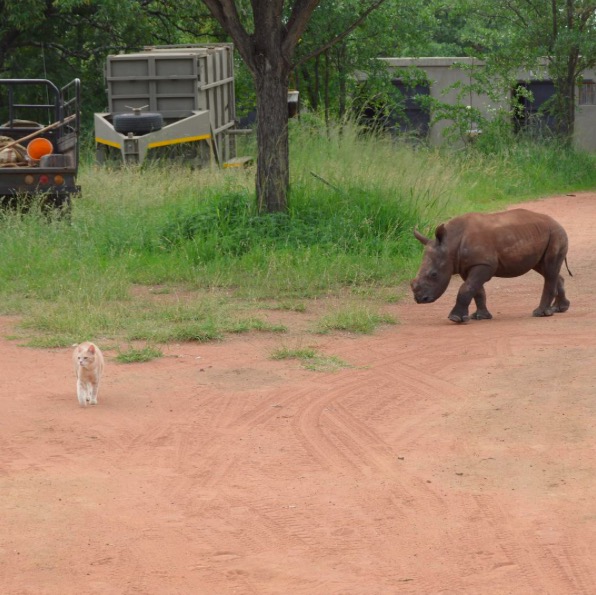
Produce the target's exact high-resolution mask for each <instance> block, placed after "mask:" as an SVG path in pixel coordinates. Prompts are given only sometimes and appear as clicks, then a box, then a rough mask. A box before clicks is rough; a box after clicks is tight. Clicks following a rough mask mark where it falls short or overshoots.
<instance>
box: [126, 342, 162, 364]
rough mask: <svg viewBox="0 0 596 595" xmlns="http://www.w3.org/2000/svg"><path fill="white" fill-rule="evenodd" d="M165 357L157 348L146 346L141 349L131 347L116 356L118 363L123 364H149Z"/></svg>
mask: <svg viewBox="0 0 596 595" xmlns="http://www.w3.org/2000/svg"><path fill="white" fill-rule="evenodd" d="M162 356H163V353H162V352H161V350H160V349H158V348H157V347H152V346H151V345H146V346H145V347H141V348H138V349H137V348H134V347H131V348H129V349H126V350H125V351H119V352H118V355H117V356H116V361H118V362H120V363H121V364H138V363H141V362H149V361H151V360H153V359H157V358H160V357H162Z"/></svg>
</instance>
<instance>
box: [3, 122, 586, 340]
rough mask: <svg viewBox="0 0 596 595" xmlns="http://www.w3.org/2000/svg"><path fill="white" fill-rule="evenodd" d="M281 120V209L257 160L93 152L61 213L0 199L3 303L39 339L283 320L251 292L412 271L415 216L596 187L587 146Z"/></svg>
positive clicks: (326, 289)
mask: <svg viewBox="0 0 596 595" xmlns="http://www.w3.org/2000/svg"><path fill="white" fill-rule="evenodd" d="M290 133H291V173H292V178H291V192H290V203H289V210H288V212H287V213H285V214H275V215H259V214H258V213H257V212H256V210H255V202H256V201H255V198H254V170H251V169H249V170H246V171H245V170H223V171H222V170H215V169H214V170H209V169H207V170H191V169H189V168H184V167H168V166H166V165H157V166H153V167H143V168H140V169H139V168H121V169H109V168H100V167H97V166H95V165H93V164H92V163H90V160H89V159H86V160H84V165H83V166H82V168H81V171H80V183H81V186H82V188H83V194H82V196H81V197H80V198H78V199H76V201H75V203H74V207H73V211H72V216H71V218H70V220H64V219H59V218H52V217H49V218H48V217H47V216H46V215H45V214H44V213H42V212H41V211H39V210H36V209H33V210H32V211H31V212H28V213H22V212H14V211H2V212H0V251H1V252H0V253H1V254H2V260H1V265H0V314H17V315H19V316H21V318H22V321H23V322H22V325H23V328H24V329H25V331H26V332H27V333H29V334H32V335H37V342H38V344H43V345H53V344H56V345H58V344H68V343H71V342H73V341H78V340H82V339H84V338H88V337H96V336H98V335H101V336H106V337H114V338H117V337H121V338H123V339H125V340H128V341H130V340H134V339H141V340H147V341H151V342H154V343H155V342H160V341H169V340H189V339H190V340H192V339H194V340H210V339H213V338H218V337H221V336H223V334H225V333H226V332H238V331H247V330H251V329H256V330H259V329H260V330H276V331H279V330H280V329H279V328H274V327H271V326H269V325H267V324H266V323H265V322H264V321H262V320H260V319H259V318H258V317H255V308H254V307H253V308H252V310H251V308H250V307H248V308H247V304H248V305H249V306H250V304H254V300H269V302H271V301H280V302H284V301H286V302H287V301H288V300H296V299H299V300H304V299H308V298H314V297H317V296H320V295H323V294H339V293H341V292H342V291H345V289H346V288H353V289H358V288H360V289H362V288H368V289H371V288H373V289H374V290H375V291H372V292H371V291H369V292H368V293H367V292H361V293H360V295H361V296H364V295H365V294H366V295H368V296H369V299H370V296H371V295H374V294H375V293H378V294H383V292H382V291H380V290H381V289H382V288H387V287H395V286H397V285H398V284H399V283H400V282H401V281H403V280H404V279H405V278H407V277H409V276H410V275H411V274H412V273H413V271H414V269H415V267H416V265H417V260H418V258H419V254H420V246H419V245H418V244H417V242H416V241H415V240H414V239H413V237H412V233H411V231H412V228H414V227H415V226H418V227H419V228H421V229H426V230H429V229H431V228H432V226H433V225H434V224H436V223H437V222H438V221H439V220H441V219H444V218H446V217H448V216H451V215H454V214H457V213H459V212H462V211H465V210H470V209H490V208H497V207H499V206H502V205H503V204H505V203H507V202H513V201H518V200H520V199H525V198H531V197H535V196H539V195H543V194H545V193H554V192H562V191H569V190H574V189H581V188H590V187H592V188H594V187H596V167H595V160H594V158H593V156H592V157H591V156H586V155H583V154H577V153H571V152H568V151H567V152H561V151H560V150H559V149H557V148H555V147H536V146H529V145H528V146H518V147H515V148H510V149H508V150H507V151H501V152H500V153H499V154H496V155H490V156H488V155H486V154H483V153H480V152H474V153H470V152H461V153H448V152H443V151H434V150H428V149H424V148H412V147H409V146H407V145H405V144H399V143H395V142H394V141H392V140H391V139H388V138H378V137H374V136H372V135H364V134H362V133H361V131H359V130H358V129H357V128H356V127H354V126H353V125H349V124H346V125H343V126H341V127H340V126H331V127H325V126H323V125H321V124H320V123H319V122H318V121H316V119H313V118H311V119H306V118H305V119H303V120H302V121H301V122H294V121H293V122H291V130H290ZM138 286H142V287H145V288H149V289H148V290H147V289H145V290H143V289H142V287H141V288H139V287H138ZM384 295H386V294H384Z"/></svg>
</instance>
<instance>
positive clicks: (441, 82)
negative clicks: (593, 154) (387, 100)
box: [381, 58, 596, 151]
mask: <svg viewBox="0 0 596 595" xmlns="http://www.w3.org/2000/svg"><path fill="white" fill-rule="evenodd" d="M381 60H382V61H383V62H385V63H386V64H387V67H388V68H389V69H390V70H391V71H397V70H398V69H403V68H412V67H418V68H420V69H421V70H423V71H424V72H425V73H426V75H427V77H428V79H429V81H430V95H431V97H433V98H435V99H437V100H439V101H442V102H445V103H448V104H451V105H462V106H466V105H469V106H471V107H474V108H477V109H479V110H480V112H481V113H482V114H483V115H484V116H487V117H490V114H491V112H492V111H493V110H496V109H499V108H506V107H507V106H508V105H509V102H510V100H511V93H510V90H509V89H504V90H503V96H502V98H499V99H497V100H495V99H491V98H490V97H488V96H487V95H484V94H477V93H468V92H466V93H465V94H462V90H461V89H450V88H449V87H450V86H452V85H453V84H454V83H458V82H459V83H461V84H462V85H468V84H469V83H470V82H471V73H470V71H469V69H470V68H472V69H475V68H482V67H483V62H481V61H479V60H475V59H474V58H381ZM462 67H463V68H462ZM518 79H519V80H523V81H532V80H534V81H537V80H538V81H539V80H548V75H547V71H546V66H545V65H544V66H541V67H539V68H537V69H536V70H532V71H520V72H519V73H518ZM584 79H587V80H592V81H596V71H595V70H589V71H586V72H585V73H584ZM576 96H577V97H578V98H579V93H577V94H576ZM451 124H453V121H451V120H441V121H439V122H436V123H435V124H433V125H432V126H431V128H430V142H431V144H435V145H437V144H440V143H441V142H443V141H444V139H445V136H444V131H445V129H446V128H448V127H449V126H450V125H451ZM574 142H575V145H576V146H577V147H578V148H581V149H584V150H589V151H596V105H577V106H576V120H575V136H574Z"/></svg>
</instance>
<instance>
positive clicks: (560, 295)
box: [532, 256, 570, 316]
mask: <svg viewBox="0 0 596 595" xmlns="http://www.w3.org/2000/svg"><path fill="white" fill-rule="evenodd" d="M563 260H564V256H563V257H559V260H558V262H557V266H556V267H553V268H552V269H551V271H545V270H544V269H545V268H547V267H545V266H544V263H541V265H540V266H539V267H536V268H535V269H534V270H535V271H536V272H538V273H540V274H541V275H542V276H543V277H544V288H543V290H542V297H541V298H540V305H539V306H538V308H536V309H535V310H534V311H533V312H532V316H552V315H553V314H555V313H556V312H566V311H567V310H568V309H569V304H570V302H569V300H568V299H567V297H566V296H565V280H564V279H563V277H562V276H561V275H560V274H559V271H560V270H561V266H562V265H563Z"/></svg>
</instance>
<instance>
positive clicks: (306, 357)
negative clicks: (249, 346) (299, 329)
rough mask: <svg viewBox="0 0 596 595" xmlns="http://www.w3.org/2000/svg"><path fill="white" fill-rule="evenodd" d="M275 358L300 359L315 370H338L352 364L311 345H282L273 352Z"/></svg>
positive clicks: (272, 355) (303, 364) (304, 364)
mask: <svg viewBox="0 0 596 595" xmlns="http://www.w3.org/2000/svg"><path fill="white" fill-rule="evenodd" d="M271 359H274V360H287V359H291V360H298V361H300V363H301V364H302V366H303V367H304V368H306V369H307V370H311V371H313V372H337V371H338V370H341V369H343V368H349V367H350V365H349V364H347V363H346V362H344V361H343V360H341V359H340V358H338V357H336V356H334V355H324V354H321V353H319V352H318V351H316V350H315V349H313V348H311V347H304V348H296V349H290V348H288V347H280V348H279V349H276V350H275V351H274V352H273V353H272V354H271Z"/></svg>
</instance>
